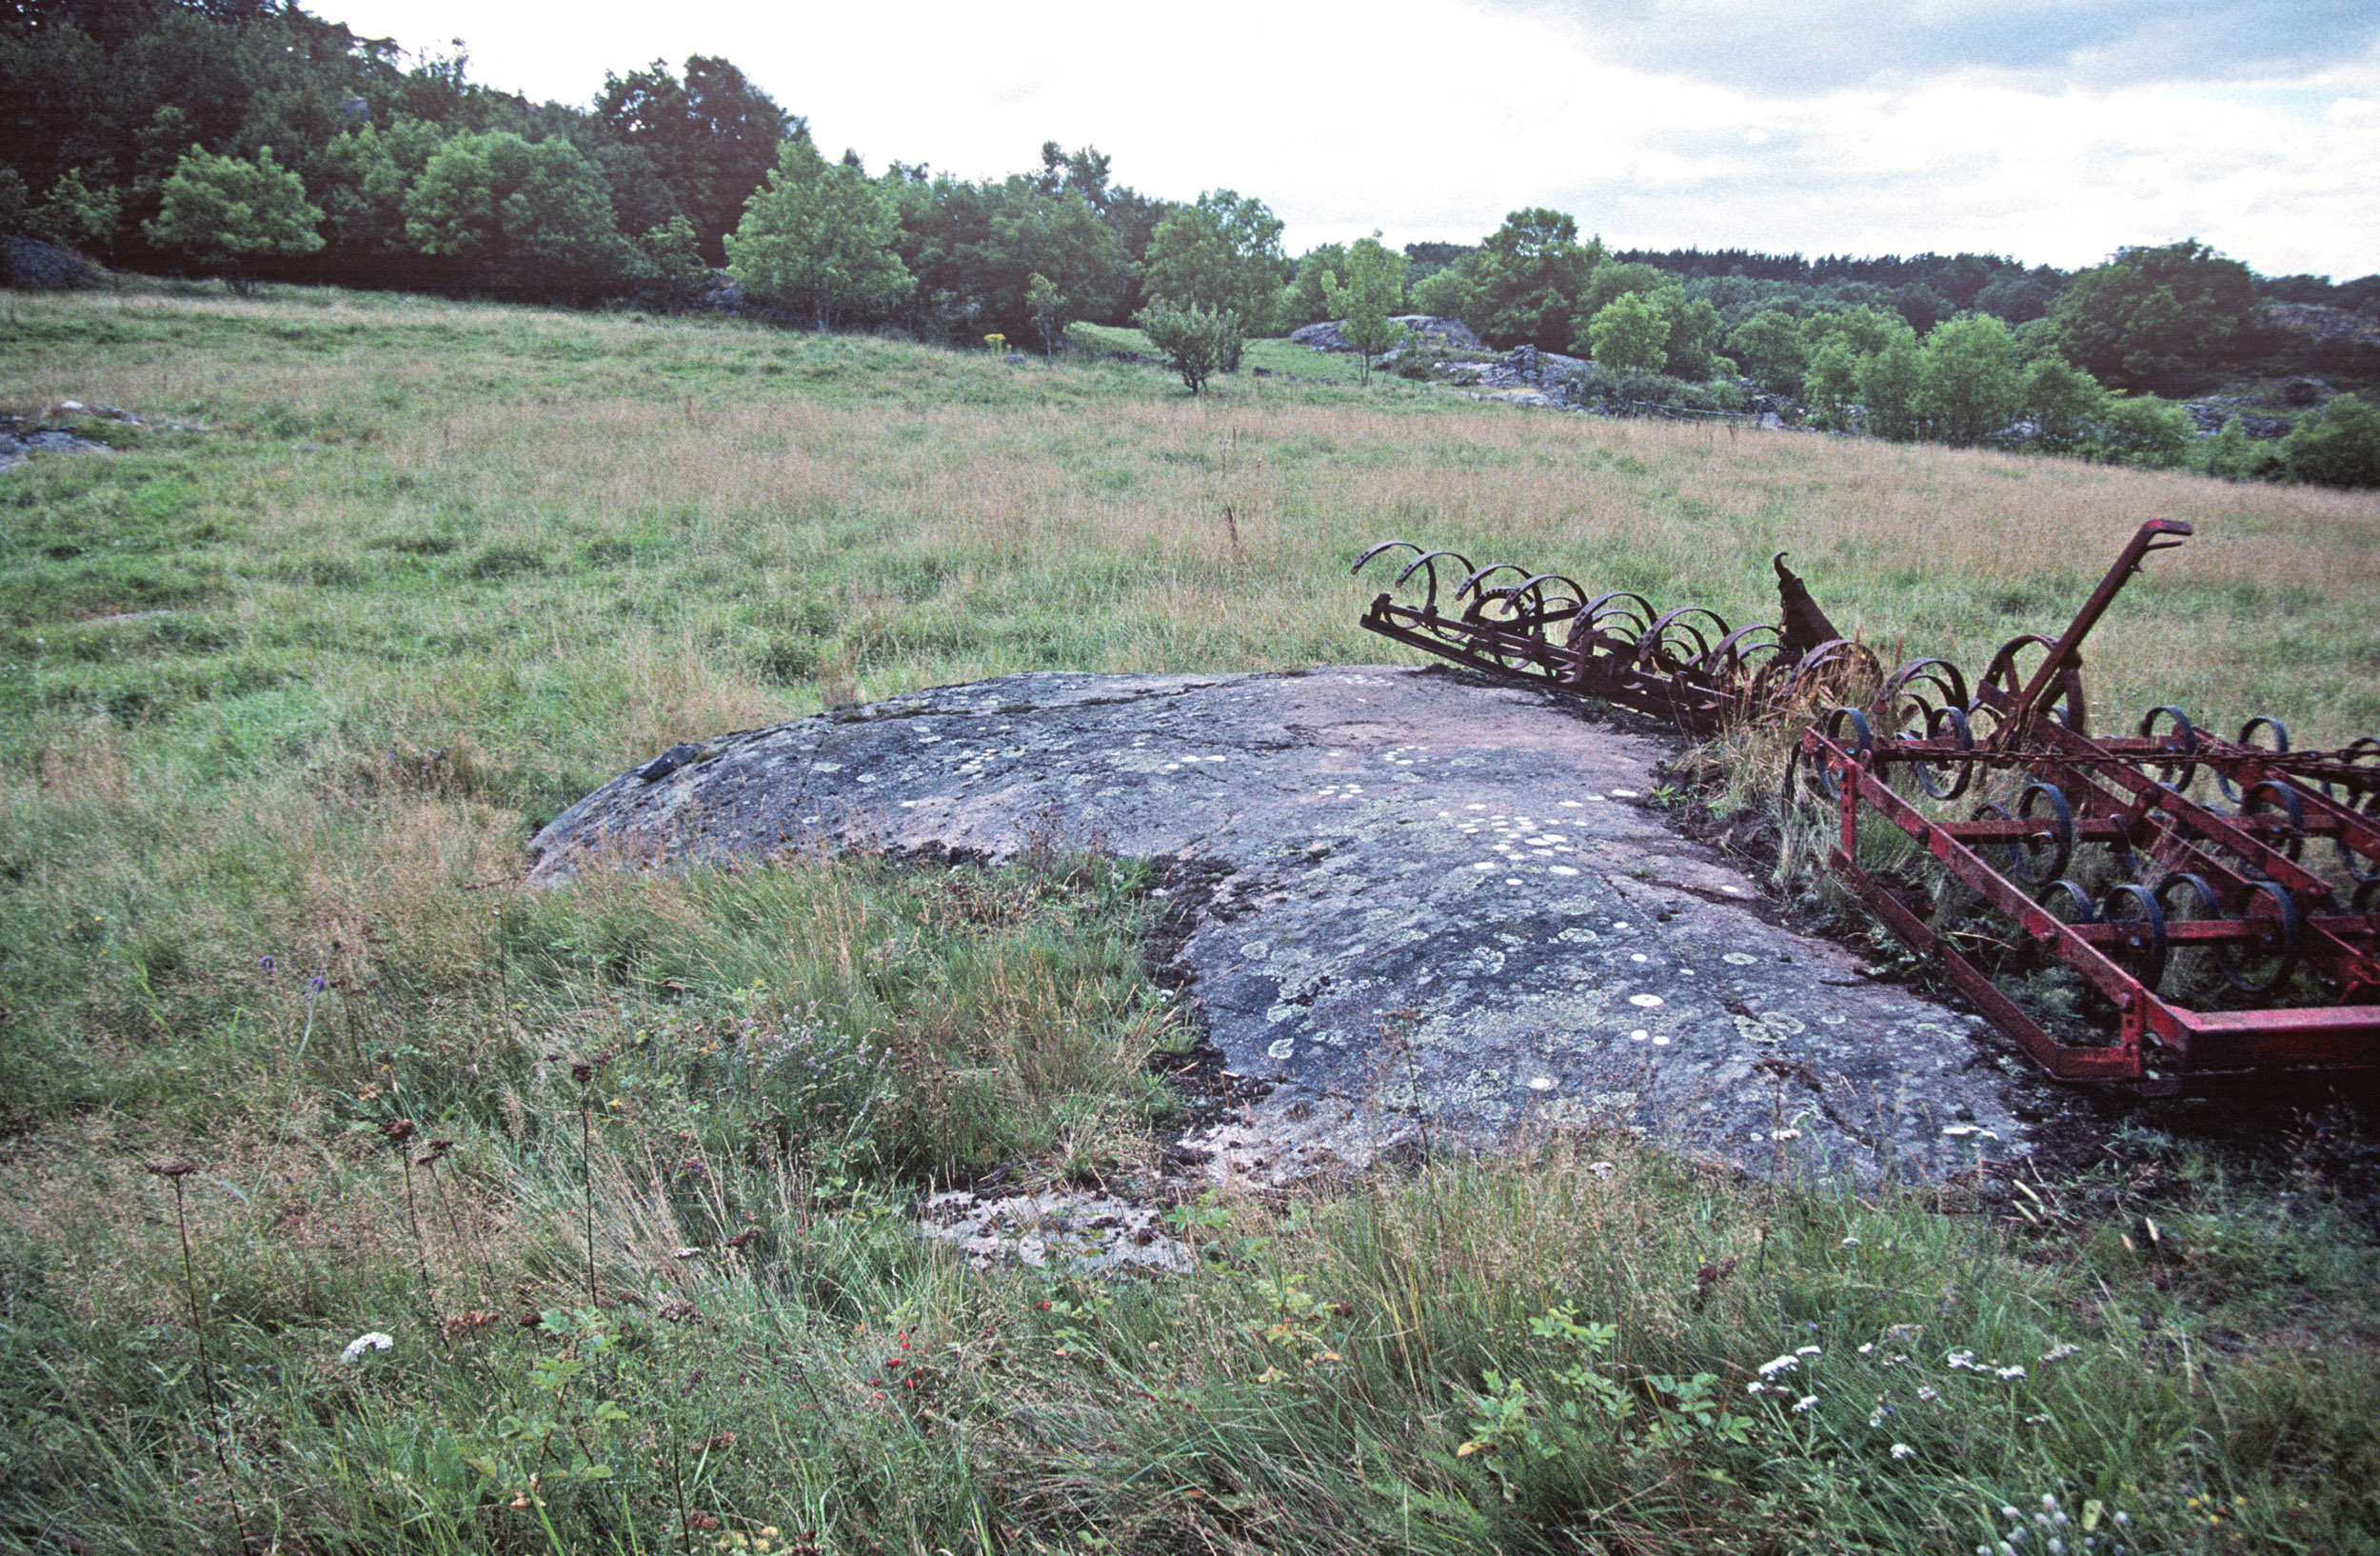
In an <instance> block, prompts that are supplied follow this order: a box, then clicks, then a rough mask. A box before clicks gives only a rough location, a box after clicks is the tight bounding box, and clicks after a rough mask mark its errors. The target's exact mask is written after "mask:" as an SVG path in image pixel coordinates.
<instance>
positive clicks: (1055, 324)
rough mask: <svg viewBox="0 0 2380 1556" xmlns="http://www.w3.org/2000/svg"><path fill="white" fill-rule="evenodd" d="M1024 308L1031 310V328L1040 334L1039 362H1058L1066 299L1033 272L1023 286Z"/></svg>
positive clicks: (1045, 278) (1037, 271)
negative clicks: (1059, 339) (1059, 340)
mask: <svg viewBox="0 0 2380 1556" xmlns="http://www.w3.org/2000/svg"><path fill="white" fill-rule="evenodd" d="M1024 306H1025V307H1026V308H1029V309H1032V310H1033V328H1034V329H1038V330H1040V331H1041V360H1042V361H1044V362H1050V363H1055V362H1056V361H1057V360H1058V338H1059V337H1060V336H1061V335H1062V334H1064V333H1065V332H1066V299H1065V298H1063V297H1061V295H1059V291H1058V288H1057V286H1056V285H1055V284H1054V283H1052V282H1051V280H1050V278H1049V277H1048V276H1046V275H1043V274H1042V273H1041V271H1039V270H1035V271H1034V272H1033V274H1032V277H1031V278H1030V279H1029V280H1027V281H1026V282H1025V284H1024Z"/></svg>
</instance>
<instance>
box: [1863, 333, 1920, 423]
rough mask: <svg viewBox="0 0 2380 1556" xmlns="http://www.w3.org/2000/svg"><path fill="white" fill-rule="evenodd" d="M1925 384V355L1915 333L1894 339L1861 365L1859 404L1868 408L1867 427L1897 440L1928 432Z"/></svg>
mask: <svg viewBox="0 0 2380 1556" xmlns="http://www.w3.org/2000/svg"><path fill="white" fill-rule="evenodd" d="M1924 384H1925V354H1924V352H1922V351H1921V350H1919V349H1918V347H1917V342H1916V339H1915V337H1914V334H1913V335H1910V336H1904V337H1903V338H1901V339H1899V340H1896V341H1894V342H1893V344H1892V345H1890V346H1887V347H1886V348H1885V349H1883V350H1881V351H1878V352H1877V353H1876V354H1875V355H1874V356H1872V357H1868V358H1865V359H1863V360H1862V362H1861V363H1860V367H1859V403H1860V405H1861V406H1862V407H1864V408H1865V409H1866V410H1867V424H1866V428H1865V430H1867V431H1868V432H1870V433H1873V434H1874V435H1875V436H1876V437H1880V438H1890V439H1892V440H1893V441H1894V443H1908V442H1910V441H1912V440H1914V439H1915V438H1918V437H1921V436H1923V435H1924V431H1925V420H1924V416H1923V414H1922V412H1921V411H1920V410H1919V408H1918V402H1917V396H1918V393H1919V391H1920V390H1921V389H1923V387H1924Z"/></svg>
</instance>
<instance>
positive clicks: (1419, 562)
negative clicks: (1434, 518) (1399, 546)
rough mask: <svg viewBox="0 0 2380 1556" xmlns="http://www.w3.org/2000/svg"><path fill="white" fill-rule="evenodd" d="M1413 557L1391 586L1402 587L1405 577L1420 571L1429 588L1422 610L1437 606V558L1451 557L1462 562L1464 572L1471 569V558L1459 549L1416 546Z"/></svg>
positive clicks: (1434, 608)
mask: <svg viewBox="0 0 2380 1556" xmlns="http://www.w3.org/2000/svg"><path fill="white" fill-rule="evenodd" d="M1414 553H1415V554H1414V559H1413V560H1412V561H1410V562H1408V563H1406V564H1405V570H1404V571H1402V572H1400V573H1398V575H1397V581H1396V583H1395V584H1394V585H1392V586H1391V587H1392V588H1404V587H1405V580H1406V579H1408V578H1411V577H1412V576H1413V575H1414V574H1415V573H1416V572H1419V573H1421V574H1422V576H1423V577H1424V578H1426V579H1427V580H1428V585H1427V587H1428V588H1429V594H1428V596H1427V597H1426V598H1425V599H1424V600H1423V601H1422V605H1421V608H1422V609H1423V610H1424V611H1431V610H1436V609H1437V608H1438V558H1439V557H1442V556H1450V557H1453V558H1454V559H1455V560H1456V561H1458V562H1459V563H1461V564H1462V570H1463V571H1465V572H1469V571H1470V570H1471V559H1470V558H1469V557H1467V556H1465V555H1463V554H1462V553H1461V552H1460V551H1444V550H1440V551H1425V550H1422V549H1421V548H1420V547H1418V546H1416V547H1415V548H1414Z"/></svg>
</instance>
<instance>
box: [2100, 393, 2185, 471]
mask: <svg viewBox="0 0 2380 1556" xmlns="http://www.w3.org/2000/svg"><path fill="white" fill-rule="evenodd" d="M2195 433H2196V427H2195V425H2194V424H2193V423H2192V421H2191V419H2190V412H2189V411H2187V410H2184V409H2182V408H2181V407H2180V406H2177V405H2174V404H2172V403H2171V402H2170V401H2166V400H2162V399H2159V398H2158V397H2157V396H2155V395H2153V394H2119V395H2115V396H2112V398H2111V399H2110V400H2109V402H2108V408H2107V416H2106V420H2105V421H2103V422H2102V423H2101V424H2100V429H2099V437H2098V440H2097V442H2096V443H2095V444H2094V445H2093V447H2092V451H2093V452H2094V453H2096V454H2097V455H2098V457H2099V458H2101V459H2104V460H2106V461H2108V462H2109V463H2110V464H2112V465H2145V466H2148V467H2150V468H2152V469H2171V468H2172V467H2173V466H2176V465H2179V464H2181V463H2182V461H2183V459H2184V458H2185V457H2186V456H2187V455H2188V454H2189V452H2190V445H2191V439H2192V437H2193V436H2194V435H2195Z"/></svg>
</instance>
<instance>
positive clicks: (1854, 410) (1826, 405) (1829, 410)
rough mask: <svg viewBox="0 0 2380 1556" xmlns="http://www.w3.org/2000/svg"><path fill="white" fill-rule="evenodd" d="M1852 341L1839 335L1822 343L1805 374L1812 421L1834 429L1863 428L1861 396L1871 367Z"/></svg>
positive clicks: (1805, 398)
mask: <svg viewBox="0 0 2380 1556" xmlns="http://www.w3.org/2000/svg"><path fill="white" fill-rule="evenodd" d="M1873 361H1874V357H1863V356H1861V355H1860V354H1859V351H1858V349H1856V348H1855V347H1854V346H1853V345H1852V343H1851V342H1850V341H1847V340H1843V339H1841V338H1839V337H1838V338H1836V339H1833V340H1830V341H1828V342H1826V343H1825V344H1824V345H1822V346H1820V347H1819V348H1818V349H1817V350H1816V351H1815V353H1813V354H1812V356H1811V358H1810V366H1809V368H1808V369H1807V370H1805V371H1804V372H1803V373H1802V375H1801V386H1800V388H1801V398H1802V403H1803V404H1804V405H1806V406H1807V407H1808V408H1809V410H1810V419H1811V421H1812V422H1813V423H1814V424H1815V425H1816V426H1818V427H1820V428H1823V429H1826V430H1828V431H1830V432H1855V431H1857V430H1859V409H1860V397H1861V395H1862V394H1863V393H1864V392H1865V385H1864V379H1865V375H1866V371H1867V367H1868V364H1869V363H1870V362H1873Z"/></svg>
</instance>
